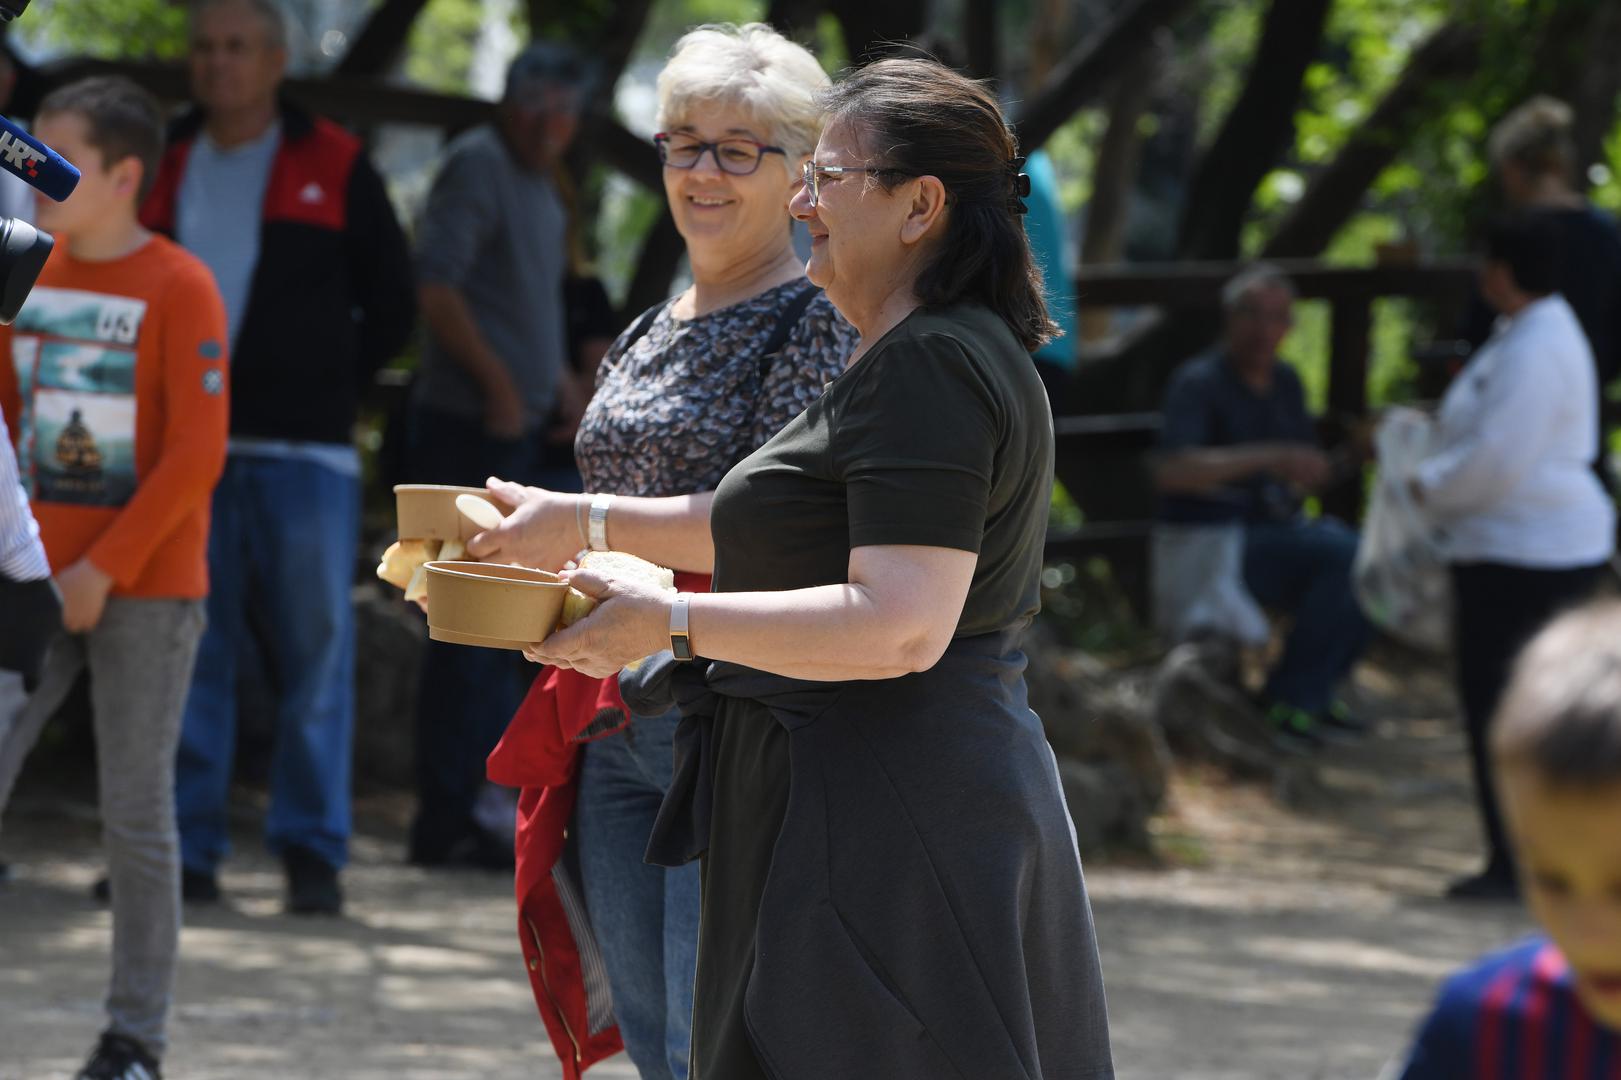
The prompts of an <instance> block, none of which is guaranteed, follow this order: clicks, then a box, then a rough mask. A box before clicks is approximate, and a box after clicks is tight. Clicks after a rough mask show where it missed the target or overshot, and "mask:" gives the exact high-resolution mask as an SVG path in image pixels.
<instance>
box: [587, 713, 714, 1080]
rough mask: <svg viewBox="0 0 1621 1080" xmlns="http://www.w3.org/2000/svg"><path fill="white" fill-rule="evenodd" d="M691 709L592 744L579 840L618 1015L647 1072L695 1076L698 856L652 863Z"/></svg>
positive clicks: (654, 1079)
mask: <svg viewBox="0 0 1621 1080" xmlns="http://www.w3.org/2000/svg"><path fill="white" fill-rule="evenodd" d="M680 718H681V714H680V713H678V712H670V713H667V714H666V715H664V716H656V717H641V716H638V717H635V718H634V719H632V720H631V723H630V726H629V727H628V728H626V729H625V730H624V731H621V732H619V733H618V734H617V735H611V736H609V737H608V738H605V739H599V740H597V741H596V742H592V743H587V744H586V745H585V748H584V755H583V760H582V761H581V763H580V786H579V794H578V797H577V801H576V802H575V805H574V840H575V844H576V847H577V851H578V854H579V859H580V877H581V879H582V881H581V883H582V885H583V887H584V893H585V906H586V910H587V912H588V913H589V914H590V916H591V928H592V930H593V932H594V933H595V934H596V938H597V942H598V944H599V945H600V946H601V947H602V957H603V963H604V965H605V966H606V967H607V969H608V984H609V986H610V987H612V989H613V1002H614V1018H615V1019H616V1020H617V1021H618V1023H619V1034H620V1036H621V1037H622V1038H623V1039H624V1040H625V1050H626V1052H628V1053H629V1054H630V1060H631V1061H632V1062H633V1063H634V1064H635V1065H636V1069H637V1071H638V1072H640V1073H641V1075H642V1080H686V1076H687V1056H688V1054H689V1052H690V1045H691V1041H692V983H693V978H694V975H695V973H696V971H697V966H698V864H697V863H696V862H693V863H690V864H688V865H686V866H683V867H681V868H680V869H679V870H666V869H664V868H663V867H659V866H651V865H649V864H648V863H646V862H644V861H643V855H644V854H645V852H646V851H647V841H648V837H649V835H650V834H651V833H652V831H653V819H654V818H655V817H656V816H657V815H658V810H659V805H660V803H662V802H663V801H664V792H665V789H666V788H668V787H669V785H670V770H671V758H672V751H671V739H672V737H673V736H674V734H675V725H676V722H677V721H678V720H680Z"/></svg>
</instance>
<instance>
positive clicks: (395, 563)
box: [377, 540, 439, 589]
mask: <svg viewBox="0 0 1621 1080" xmlns="http://www.w3.org/2000/svg"><path fill="white" fill-rule="evenodd" d="M438 557H439V541H437V540H396V541H394V542H393V543H392V544H390V545H388V550H387V551H384V552H383V560H382V561H381V562H379V563H378V564H377V576H378V577H379V578H382V579H383V580H384V581H386V582H388V583H389V584H390V585H392V586H394V587H395V588H396V589H405V588H409V587H410V585H411V581H412V578H413V577H414V576H415V574H416V572H417V569H418V568H419V567H421V566H422V564H423V563H429V562H432V561H433V560H434V559H436V558H438Z"/></svg>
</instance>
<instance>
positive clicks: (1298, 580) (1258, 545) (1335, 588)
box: [1244, 518, 1368, 713]
mask: <svg viewBox="0 0 1621 1080" xmlns="http://www.w3.org/2000/svg"><path fill="white" fill-rule="evenodd" d="M1356 546H1357V534H1356V530H1354V529H1351V528H1349V527H1347V526H1346V525H1343V524H1341V523H1340V522H1338V521H1334V520H1332V519H1321V518H1320V519H1317V520H1314V521H1296V522H1286V523H1279V524H1275V525H1274V524H1264V525H1246V526H1245V529H1244V584H1245V586H1246V587H1247V588H1248V589H1249V591H1250V594H1251V595H1252V596H1254V597H1255V599H1256V601H1257V602H1258V603H1259V604H1261V606H1262V607H1265V608H1269V609H1271V610H1274V611H1284V612H1287V613H1288V614H1289V615H1291V616H1293V618H1294V627H1293V629H1291V630H1290V631H1289V638H1288V640H1287V641H1286V642H1284V646H1283V656H1282V658H1281V659H1280V660H1279V661H1278V665H1277V667H1275V668H1274V669H1273V670H1272V674H1271V675H1270V676H1269V677H1268V679H1267V686H1266V693H1267V696H1268V697H1269V698H1270V699H1271V700H1273V701H1276V702H1280V703H1282V704H1285V705H1293V706H1294V707H1295V708H1297V709H1304V710H1305V711H1307V712H1311V713H1320V712H1323V711H1324V710H1326V709H1327V708H1328V706H1329V704H1330V703H1331V702H1332V701H1333V696H1334V687H1335V685H1336V684H1337V683H1338V682H1339V681H1340V680H1341V679H1343V678H1344V677H1345V676H1346V674H1347V673H1349V672H1350V670H1351V665H1353V664H1355V663H1356V660H1357V657H1359V656H1361V655H1362V650H1363V648H1364V647H1366V645H1367V643H1368V623H1367V620H1366V619H1365V618H1364V617H1363V615H1362V609H1361V608H1360V607H1358V606H1357V602H1356V594H1355V592H1354V591H1353V590H1352V585H1351V563H1352V562H1353V561H1354V560H1355V559H1356Z"/></svg>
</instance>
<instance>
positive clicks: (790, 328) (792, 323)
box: [623, 284, 822, 386]
mask: <svg viewBox="0 0 1621 1080" xmlns="http://www.w3.org/2000/svg"><path fill="white" fill-rule="evenodd" d="M821 291H822V290H821V289H818V288H817V287H816V286H815V285H809V284H807V285H806V286H805V288H803V289H801V290H799V292H798V293H796V294H794V298H793V299H792V300H790V301H788V303H787V305H786V306H784V307H783V309H782V311H780V312H778V314H777V324H776V325H775V326H773V327H772V328H771V336H770V337H768V338H766V342H765V348H763V349H761V350H760V385H761V386H764V385H765V377H766V373H767V372H769V371H770V370H771V364H772V362H773V361H775V360H776V359H777V357H778V356H780V355H781V354H782V350H783V349H785V348H787V347H788V339H789V338H790V337H792V336H793V333H794V329H795V327H797V326H798V325H799V320H800V319H803V318H804V317H805V312H806V311H807V310H808V309H809V308H810V306H811V301H813V300H815V299H816V296H817V294H818V293H820V292H821ZM668 304H669V301H668V300H660V301H659V302H658V303H656V304H654V305H653V306H652V307H650V308H648V309H647V310H646V311H644V312H642V313H641V314H640V315H638V316H637V317H636V321H635V322H633V323H631V324H630V331H629V332H628V333H627V334H626V335H625V348H624V350H623V351H624V352H629V351H630V350H631V346H633V345H635V344H636V343H637V342H638V341H640V340H642V338H644V337H646V336H647V332H648V331H649V330H651V329H652V328H653V322H654V320H655V319H657V318H658V317H659V312H661V311H663V310H664V309H665V307H666V306H667V305H668Z"/></svg>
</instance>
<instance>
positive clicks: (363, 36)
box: [333, 0, 428, 76]
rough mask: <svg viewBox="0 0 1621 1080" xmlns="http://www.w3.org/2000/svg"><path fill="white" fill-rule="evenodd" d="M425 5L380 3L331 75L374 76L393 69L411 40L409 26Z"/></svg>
mask: <svg viewBox="0 0 1621 1080" xmlns="http://www.w3.org/2000/svg"><path fill="white" fill-rule="evenodd" d="M427 5H428V0H383V2H382V3H381V4H380V5H378V7H377V9H376V10H375V11H373V12H372V13H371V16H370V17H369V18H368V19H367V20H366V24H365V25H364V26H362V27H361V28H360V33H358V34H356V35H355V39H354V44H352V45H350V46H349V51H348V52H346V53H344V54H343V59H342V60H339V61H338V66H337V67H336V68H334V69H333V74H334V75H356V76H360V75H371V76H377V75H382V74H383V73H384V72H386V71H387V70H388V69H389V68H391V67H393V66H394V62H395V61H396V60H398V59H399V58H400V53H401V51H403V50H404V48H405V42H406V40H407V39H408V38H409V37H410V36H411V25H412V24H413V23H414V22H416V19H417V16H418V15H420V14H422V9H423V8H425V7H427Z"/></svg>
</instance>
